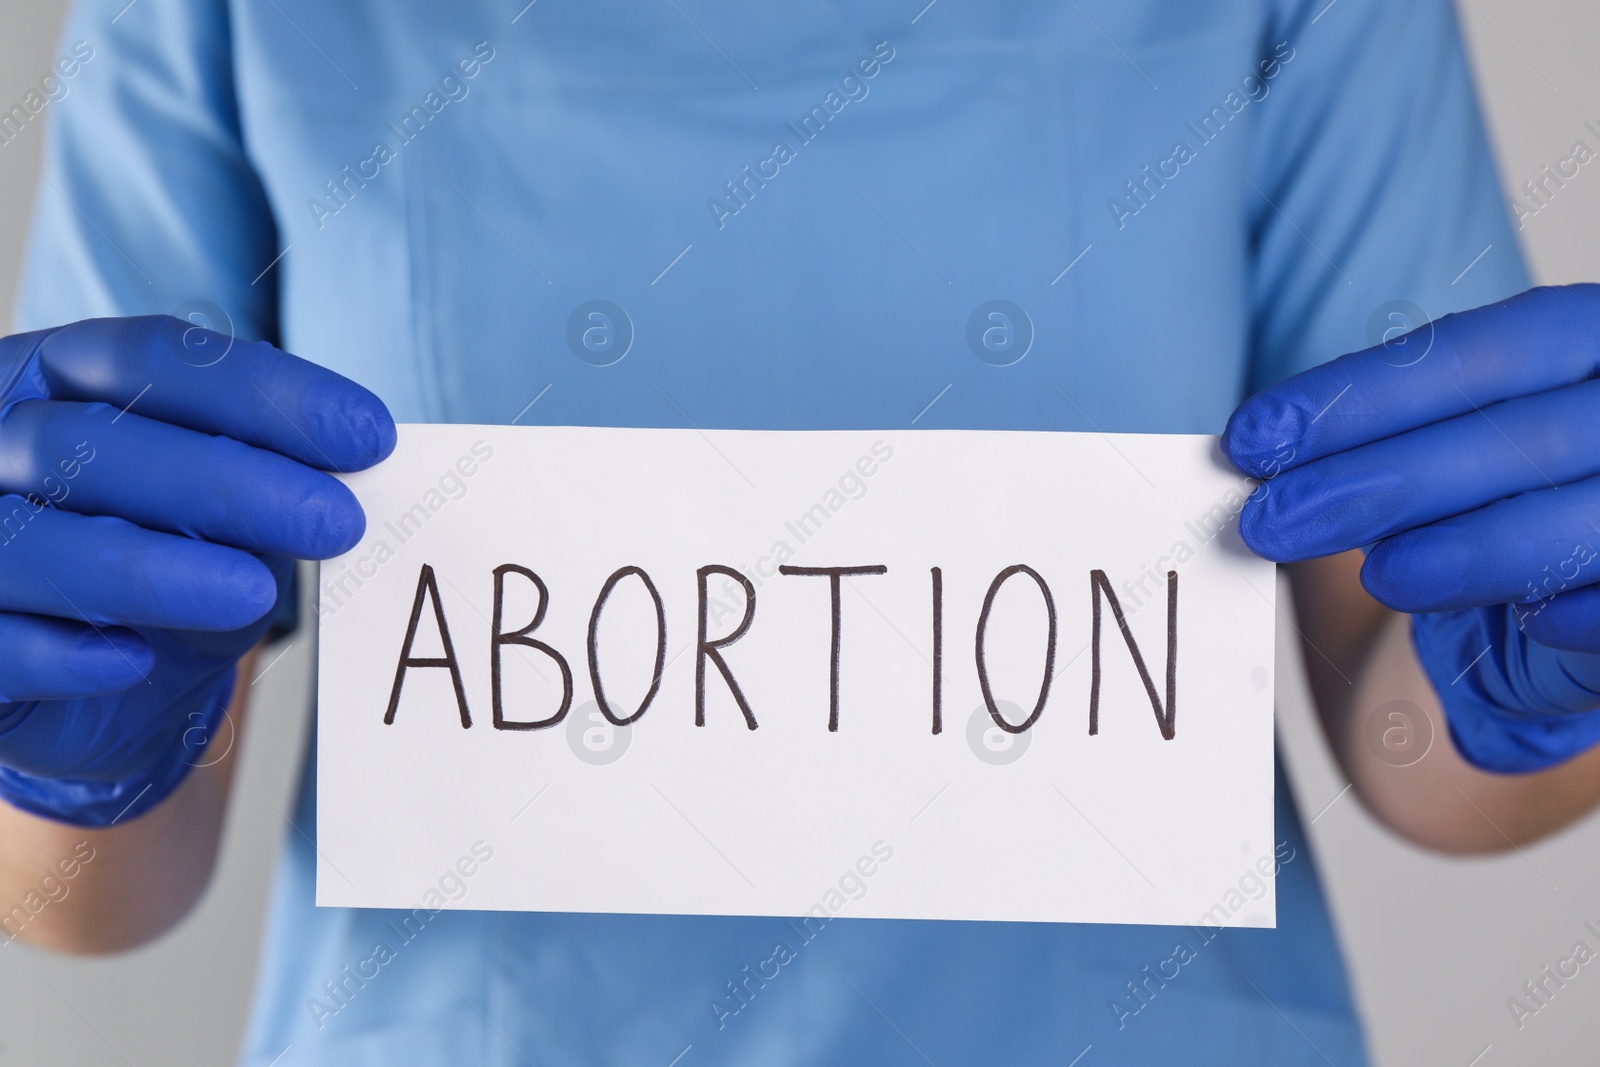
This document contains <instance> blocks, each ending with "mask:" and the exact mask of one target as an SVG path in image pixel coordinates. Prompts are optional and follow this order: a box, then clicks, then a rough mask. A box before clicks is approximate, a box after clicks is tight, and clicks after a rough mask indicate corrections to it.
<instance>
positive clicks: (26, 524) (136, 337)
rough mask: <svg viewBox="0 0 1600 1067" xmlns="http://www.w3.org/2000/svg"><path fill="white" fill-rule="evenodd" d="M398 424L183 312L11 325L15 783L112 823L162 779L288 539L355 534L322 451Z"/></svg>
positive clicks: (258, 609)
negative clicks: (47, 326)
mask: <svg viewBox="0 0 1600 1067" xmlns="http://www.w3.org/2000/svg"><path fill="white" fill-rule="evenodd" d="M394 443H395V429H394V422H393V420H392V419H390V417H389V413H388V411H387V410H386V409H385V408H384V406H383V403H382V402H381V401H380V400H379V399H378V398H377V397H376V396H374V395H373V394H372V393H370V392H368V391H367V390H365V389H363V388H361V387H360V386H358V385H356V384H355V383H353V382H350V381H348V380H346V379H345V378H342V377H340V376H339V375H337V374H335V373H333V372H332V371H329V370H325V369H323V368H321V367H318V366H316V365H315V364H312V363H308V362H306V361H305V360H302V359H298V358H296V357H295V356H291V355H287V354H286V353H283V352H280V351H278V350H277V349H275V348H273V347H272V346H270V345H267V344H264V343H255V344H248V343H244V342H239V341H235V340H232V339H231V338H228V337H226V336H222V335H219V334H215V333H211V332H210V331H206V330H202V329H199V328H198V327H194V326H191V325H189V324H188V323H185V322H182V321H180V320H178V319H173V318H166V317H159V318H141V319H98V320H93V321H88V322H79V323H75V324H73V325H70V326H63V327H60V328H59V329H55V330H46V331H41V332H39V333H32V334H24V335H21V336H16V337H8V338H4V339H0V493H3V494H5V495H0V797H4V798H5V799H6V800H8V801H10V802H11V803H12V804H14V805H16V806H17V807H20V808H22V809H24V810H27V811H31V812H34V813H35V814H39V815H43V816H46V817H49V818H54V819H58V820H61V821H65V822H71V823H76V824H78V825H83V826H106V825H110V824H112V823H114V822H118V821H122V820H127V819H131V818H134V817H136V816H137V815H139V814H141V813H143V812H145V811H148V810H149V809H150V808H151V807H153V806H154V805H156V804H157V803H159V802H160V801H161V800H162V799H164V798H165V797H166V796H168V795H169V794H170V793H171V792H172V790H173V789H175V788H176V787H177V785H178V783H179V782H180V781H182V779H183V777H184V775H185V773H186V772H187V771H188V770H189V769H190V767H191V766H192V765H193V764H195V763H197V762H200V761H201V759H202V755H201V753H202V749H201V746H203V744H204V742H205V739H206V738H207V737H209V736H210V735H211V731H212V728H213V727H215V726H216V725H217V723H218V722H219V720H220V719H221V717H222V715H223V714H224V712H225V711H226V709H227V703H228V698H229V694H230V692H231V690H232V687H233V678H234V664H235V662H236V661H237V660H238V658H239V657H240V656H241V655H243V654H244V653H245V652H246V651H248V650H249V649H250V648H251V647H252V646H253V645H254V644H255V643H256V642H257V641H258V640H259V639H260V638H261V636H262V634H263V633H264V632H265V631H266V629H267V626H268V623H269V620H270V617H271V613H272V609H273V607H274V605H275V604H276V603H277V601H278V599H279V598H280V597H282V596H284V595H285V593H286V591H287V589H288V586H289V578H290V575H291V573H292V569H293V560H294V558H296V557H301V558H309V559H325V558H327V557H329V556H333V555H336V554H338V553H340V552H342V551H344V550H346V549H348V548H349V547H351V546H352V545H354V544H355V543H356V541H357V540H359V539H360V536H361V533H362V531H363V529H364V526H365V518H364V516H363V515H362V512H361V508H360V506H359V505H358V504H357V503H356V500H355V497H354V496H353V495H352V494H351V493H350V491H349V490H348V489H346V488H345V487H344V486H343V485H342V484H340V482H339V481H338V480H337V479H335V478H333V477H332V476H331V475H329V474H325V473H323V471H329V470H339V471H351V470H358V469H361V468H363V467H367V466H370V465H372V464H373V463H376V462H378V461H379V460H380V459H382V458H383V457H384V456H386V455H388V453H389V452H390V451H391V450H392V449H393V447H394Z"/></svg>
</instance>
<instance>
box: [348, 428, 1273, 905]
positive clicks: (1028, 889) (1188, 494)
mask: <svg viewBox="0 0 1600 1067" xmlns="http://www.w3.org/2000/svg"><path fill="white" fill-rule="evenodd" d="M346 481H347V483H348V485H349V486H350V487H351V489H352V490H354V492H355V493H356V495H357V497H358V498H359V499H360V501H361V503H362V505H363V507H364V508H365V510H366V514H367V531H366V535H365V537H364V539H363V541H362V542H361V544H359V545H358V546H357V547H356V548H354V549H353V550H352V551H350V552H349V553H348V554H347V555H345V556H343V557H340V558H339V559H336V560H333V561H331V562H329V563H326V564H324V565H323V567H322V573H321V578H320V582H321V591H320V608H319V611H320V626H319V631H320V636H321V654H320V676H319V683H318V699H319V714H320V720H319V729H318V793H317V799H318V807H317V840H318V853H319V863H318V870H317V902H318V903H319V904H323V905H334V906H360V907H396V908H398V907H407V908H410V907H416V906H419V905H421V906H427V907H433V908H439V907H459V908H479V909H510V910H541V911H543V910H550V911H588V912H596V911H600V912H652V913H674V914H716V915H783V916H797V915H804V914H807V913H810V914H814V915H819V916H820V915H823V914H828V915H849V916H856V917H880V918H938V919H989V920H1031V921H1056V922H1117V923H1171V924H1182V923H1194V922H1206V923H1208V924H1210V925H1245V926H1270V925H1272V924H1273V923H1274V921H1275V908H1274V898H1273V895H1272V893H1271V891H1270V888H1269V889H1267V891H1265V892H1260V893H1253V894H1251V896H1250V897H1243V896H1241V895H1240V893H1239V892H1237V887H1238V886H1239V885H1240V884H1241V880H1242V879H1243V880H1244V881H1245V882H1247V883H1249V884H1251V885H1254V884H1256V883H1255V881H1254V876H1253V875H1252V874H1251V872H1253V871H1255V870H1256V869H1257V868H1258V865H1259V864H1260V863H1261V861H1262V860H1263V859H1264V858H1265V859H1266V860H1268V861H1270V857H1271V856H1272V853H1273V844H1274V842H1273V770H1272V767H1273V747H1272V746H1273V737H1272V706H1273V705H1272V697H1273V646H1272V642H1273V634H1274V627H1273V614H1274V607H1273V596H1274V582H1273V568H1272V566H1271V565H1270V564H1268V563H1266V562H1263V561H1262V560H1259V559H1257V558H1255V557H1253V556H1251V555H1250V554H1249V553H1248V552H1247V551H1246V550H1245V549H1244V547H1243V545H1242V543H1241V542H1240V541H1239V538H1238V534H1237V522H1236V516H1237V513H1238V511H1239V509H1240V508H1241V507H1242V506H1243V503H1244V499H1245V496H1246V495H1247V494H1248V492H1249V491H1250V486H1249V484H1248V483H1246V482H1245V481H1244V480H1243V479H1242V478H1240V477H1239V476H1238V475H1237V474H1235V473H1233V472H1232V471H1231V470H1229V469H1227V468H1226V466H1225V464H1224V463H1223V462H1222V461H1221V459H1220V454H1219V452H1218V450H1217V445H1216V439H1215V438H1212V437H1201V436H1157V435H1101V434H1073V433H1024V432H977V431H881V432H853V431H852V432H844V431H828V432H787V431H774V432H767V431H709V432H705V433H701V432H698V431H694V430H634V429H586V428H563V427H503V426H495V427H490V426H403V427H401V429H400V442H399V447H398V448H397V449H396V451H395V454H394V456H393V457H392V458H390V459H389V460H387V461H385V462H384V463H383V464H381V465H380V466H378V467H377V468H375V469H374V470H371V471H367V472H363V473H360V474H356V475H353V476H351V477H348V478H347V479H346ZM629 568H631V569H629ZM706 568H713V569H710V570H706V571H705V573H704V577H703V578H702V577H701V573H700V572H701V571H702V570H703V569H706ZM795 568H803V569H807V570H802V571H800V572H795V571H794V569H795ZM838 568H848V569H851V570H853V571H856V572H858V573H844V574H840V575H839V576H838V577H837V578H835V577H834V576H833V575H831V574H829V573H826V572H827V571H828V570H829V569H838ZM497 573H498V578H497ZM745 582H747V583H748V584H749V589H750V590H751V591H752V592H753V594H754V597H753V608H752V604H751V598H750V597H749V596H748V595H747V594H746V593H745V591H744V588H743V583H745ZM541 586H542V592H541ZM497 589H498V594H497ZM605 589H608V590H609V592H608V595H606V596H605V597H603V598H602V597H601V596H600V594H601V593H602V590H605ZM1047 593H1048V606H1047ZM836 596H837V599H835V597H836ZM1174 596H1175V601H1174V600H1173V599H1172V598H1173V597H1174ZM656 597H659V602H660V611H659V616H658V612H657V608H656V599H655V598H656ZM702 600H703V605H702ZM986 600H988V602H989V604H988V610H987V612H985V602H986ZM597 602H598V603H600V604H601V608H602V610H600V611H599V612H598V615H597V612H596V605H597ZM835 613H837V622H835ZM747 614H748V621H747V622H746V617H747ZM1097 614H1098V617H1099V635H1100V636H1099V641H1098V643H1097V644H1096V643H1095V642H1093V641H1092V640H1091V638H1092V635H1093V632H1094V627H1095V619H1096V616H1097ZM1119 614H1120V617H1121V618H1122V619H1125V620H1126V628H1127V629H1126V633H1125V632H1124V630H1123V628H1122V627H1121V626H1120V625H1119V621H1118V617H1119ZM441 617H442V618H443V620H444V622H445V630H447V632H448V647H447V646H446V642H445V633H444V632H442V631H441V627H440V625H439V619H440V618H441ZM536 617H537V626H535V627H532V628H531V629H530V624H531V623H533V622H534V621H535V619H536ZM1052 617H1053V623H1052ZM702 618H703V619H704V634H703V635H702V632H701V627H702ZM658 622H664V627H661V626H659V625H658ZM980 622H981V623H982V627H983V636H982V639H981V653H980V639H979V628H980ZM836 626H837V630H836V629H835V627H836ZM1052 627H1053V631H1054V633H1053V637H1054V641H1053V645H1052V643H1051V640H1050V638H1051V632H1052ZM741 629H742V631H743V632H742V634H741V633H740V631H741ZM936 632H937V638H936V636H935V635H936ZM408 633H409V635H410V636H409V637H408ZM496 633H498V634H500V635H502V636H501V637H500V638H499V639H498V640H497V639H496V638H495V637H494V635H495V634H496ZM835 633H837V635H838V637H837V645H836V644H835V637H834V635H835ZM734 635H738V636H734ZM730 637H732V638H733V639H732V640H729V638H730ZM702 638H703V641H702ZM591 647H592V649H593V656H592V658H593V668H592V667H591ZM1097 648H1098V652H1097V651H1096V649H1097ZM835 649H836V650H837V651H836V653H835ZM1135 649H1136V650H1137V653H1138V655H1137V657H1136V656H1135V654H1134V650H1135ZM835 654H836V655H837V665H836V667H835ZM658 656H659V659H660V662H661V663H662V665H663V666H662V669H661V670H660V671H659V674H658V673H657V669H656V664H657V660H658ZM980 658H981V662H982V665H983V678H982V679H980V674H979V665H980ZM496 664H498V666H497V667H496ZM1046 664H1048V674H1047V673H1046V669H1045V668H1046ZM1097 664H1098V667H1097V666H1096V665H1097ZM594 670H597V671H598V677H599V679H600V682H601V692H602V694H603V698H604V700H605V702H606V709H607V710H608V711H609V712H610V714H611V716H612V717H614V718H615V719H618V720H627V719H629V718H632V717H634V716H635V715H637V718H634V719H633V721H632V722H631V723H628V724H627V725H621V726H615V725H612V722H611V720H610V719H608V718H607V716H606V714H604V713H603V712H602V710H601V708H600V706H599V705H598V704H597V702H596V692H595V684H594V680H593V679H594V677H595V674H594ZM835 670H836V671H837V676H836V680H835ZM496 671H498V681H495V679H494V674H495V672H496ZM564 675H565V676H566V680H565V682H564V678H563V676H564ZM697 676H698V677H699V678H700V679H701V680H702V681H703V698H702V699H703V707H702V708H701V709H699V712H697V696H696V693H697V687H696V681H697ZM1046 678H1048V691H1047V692H1046V693H1045V694H1044V702H1043V705H1042V707H1041V706H1040V705H1039V701H1040V695H1041V690H1042V688H1043V683H1044V681H1045V679H1046ZM729 679H732V684H730V681H729ZM1096 679H1098V680H1096ZM653 680H658V681H659V685H658V686H657V688H656V691H655V692H654V695H653V697H650V699H649V701H648V703H646V704H644V710H643V712H642V714H641V713H639V709H640V707H641V703H642V702H643V701H645V699H646V696H647V694H648V693H649V691H650V690H651V687H652V682H653ZM985 682H986V683H987V686H988V690H989V696H988V697H987V698H986V695H985V692H984V683H985ZM735 686H737V689H738V695H737V696H736V695H735V692H734V687H735ZM569 687H570V698H569V699H568V700H566V701H565V703H566V705H567V710H566V712H565V715H564V717H563V718H561V719H560V721H558V722H555V723H553V724H552V725H548V726H544V727H540V728H527V727H528V725H529V724H533V723H538V722H543V721H549V720H552V719H555V717H556V716H558V715H559V714H560V713H561V708H562V706H563V703H564V701H563V695H564V692H565V691H566V690H567V689H568V688H569ZM741 697H742V701H743V706H741V703H740V699H739V698H741ZM991 703H992V704H993V707H994V711H993V712H991V710H990V705H991ZM1092 706H1093V711H1092V710H1091V707H1092ZM1036 710H1037V714H1036V715H1035V711H1036ZM701 712H703V714H701V716H700V717H701V718H702V719H703V723H704V724H703V725H700V724H698V723H697V721H696V719H697V713H701ZM996 714H998V715H999V717H1000V718H1001V719H1004V720H1005V721H1006V723H1007V724H1008V725H1009V726H1010V727H1012V728H1013V729H1015V728H1021V727H1024V725H1025V724H1027V723H1029V721H1030V720H1031V725H1026V728H1025V729H1023V730H1022V732H1013V730H1011V729H1005V728H1002V727H1001V726H1000V725H999V722H998V721H997V720H996V717H995V715H996ZM936 716H937V717H936ZM468 723H470V726H469V725H467V724H468ZM1225 900H1227V901H1233V902H1234V903H1221V904H1219V902H1223V901H1225ZM818 909H821V910H820V911H819V910H818Z"/></svg>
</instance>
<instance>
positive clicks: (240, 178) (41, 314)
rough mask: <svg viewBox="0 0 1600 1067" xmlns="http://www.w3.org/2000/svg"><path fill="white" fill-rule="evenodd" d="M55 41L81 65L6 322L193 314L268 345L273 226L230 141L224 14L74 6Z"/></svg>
mask: <svg viewBox="0 0 1600 1067" xmlns="http://www.w3.org/2000/svg"><path fill="white" fill-rule="evenodd" d="M63 41H64V42H65V43H64V45H63V54H64V55H65V54H68V53H71V52H72V51H73V49H74V47H76V53H77V54H78V55H84V54H87V55H88V58H87V59H85V60H83V61H82V62H81V65H80V67H79V69H78V71H77V73H76V74H75V76H74V77H73V78H71V79H68V80H67V83H68V93H67V95H66V96H65V97H64V98H63V99H61V100H60V101H59V102H57V103H55V104H52V105H51V108H50V111H49V112H48V113H47V114H48V116H49V118H48V121H49V124H50V125H49V127H48V130H47V144H46V147H45V162H44V174H43V179H42V181H41V183H40V185H39V189H38V196H37V201H36V208H35V213H34V219H33V226H32V232H31V234H30V238H29V245H28V253H27V259H26V262H25V264H24V268H23V278H22V286H21V290H20V292H19V295H18V301H17V309H18V310H17V318H18V321H17V328H18V329H21V330H32V329H42V328H44V327H47V326H55V325H59V324H61V323H63V322H70V321H73V320H77V319H83V318H90V317H98V316H109V315H135V314H174V313H178V314H180V315H181V316H183V317H189V316H190V315H191V313H192V314H193V315H194V316H195V317H194V321H195V322H196V323H197V324H200V325H205V326H208V327H210V328H213V329H219V330H231V331H232V332H234V333H235V334H236V335H237V336H239V337H241V338H244V339H247V340H259V339H268V340H270V339H272V338H273V337H274V336H275V335H276V332H277V331H276V314H277V311H276V307H277V298H276V291H275V283H276V278H275V277H274V275H273V273H272V272H264V269H265V268H266V267H268V265H269V264H271V263H272V261H273V259H274V257H276V256H277V254H278V249H277V248H276V247H275V242H276V230H275V227H274V225H273V221H272V216H271V212H270V210H269V208H268V206H267V202H266V198H265V194H264V192H263V190H262V187H261V183H260V181H259V180H258V179H257V177H256V174H255V172H254V171H253V170H252V168H251V166H250V163H249V161H248V159H247V158H246V153H245V150H244V147H243V145H242V144H241V138H240V127H239V119H238V109H237V106H236V100H235V94H234V78H233V69H232V47H231V36H230V31H229V20H228V11H227V6H226V4H225V3H223V2H221V0H141V2H140V3H137V4H133V5H128V4H127V3H126V0H79V2H77V3H76V4H75V5H74V6H73V9H72V12H71V14H70V15H69V17H68V20H67V25H66V29H65V31H64V35H63ZM79 42H82V43H81V44H80V43H79ZM219 311H220V316H222V317H225V318H226V319H228V320H231V322H214V321H211V320H212V319H215V318H218V317H219V315H218V312H219Z"/></svg>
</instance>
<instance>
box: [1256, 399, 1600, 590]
mask: <svg viewBox="0 0 1600 1067" xmlns="http://www.w3.org/2000/svg"><path fill="white" fill-rule="evenodd" d="M1595 475H1600V380H1591V381H1587V382H1582V383H1579V384H1577V385H1573V386H1568V387H1566V388H1562V389H1555V390H1552V391H1550V392H1547V393H1540V394H1537V395H1535V396H1530V397H1521V398H1518V399H1515V400H1508V401H1505V402H1503V403H1500V404H1496V405H1493V406H1491V407H1486V408H1484V409H1482V410H1481V411H1474V412H1469V413H1468V414H1466V415H1459V416H1457V417H1456V418H1453V419H1447V420H1445V421H1443V422H1436V423H1432V424H1430V425H1428V426H1424V427H1422V428H1421V429H1417V430H1412V431H1410V432H1408V433H1402V434H1399V435H1397V436H1394V437H1389V438H1385V439H1383V440H1381V441H1375V442H1373V443H1372V444H1368V445H1361V446H1359V447H1356V448H1352V449H1349V450H1348V451H1344V452H1336V453H1334V454H1333V455H1331V456H1327V457H1325V458H1323V459H1319V460H1315V461H1314V462H1311V463H1308V464H1306V465H1304V466H1301V467H1296V468H1294V469H1293V470H1289V471H1286V472H1285V473H1283V474H1280V475H1279V476H1278V477H1276V478H1274V479H1272V480H1271V481H1269V482H1267V483H1265V484H1264V485H1263V486H1262V487H1261V488H1260V489H1258V490H1257V491H1256V492H1255V493H1254V494H1253V495H1252V496H1251V498H1250V500H1249V502H1248V503H1247V504H1246V505H1245V508H1244V511H1243V513H1242V514H1241V515H1240V519H1239V530H1240V533H1241V534H1242V536H1243V537H1244V540H1245V543H1246V544H1248V545H1249V546H1250V547H1251V549H1252V550H1254V551H1255V552H1256V553H1257V554H1258V555H1262V556H1265V557H1266V558H1268V559H1272V560H1276V561H1278V562H1280V563H1288V562H1293V561H1297V560H1303V559H1312V558H1314V557H1317V556H1328V555H1332V554H1334V553H1336V552H1344V551H1348V550H1349V549H1352V548H1359V547H1361V546H1362V545H1370V544H1372V543H1373V542H1375V541H1379V540H1381V539H1383V538H1385V537H1389V536H1391V535H1393V534H1397V533H1400V532H1401V531H1403V530H1408V529H1411V528H1413V527H1417V526H1424V525H1426V524H1428V523H1430V522H1436V521H1438V520H1440V519H1444V518H1448V517H1449V516H1451V515H1461V514H1464V513H1466V512H1469V511H1474V510H1476V509H1478V508H1481V507H1485V506H1486V505H1488V504H1492V503H1493V502H1495V501H1496V500H1500V499H1502V498H1505V497H1509V496H1513V495H1515V494H1518V493H1525V492H1529V491H1533V490H1538V489H1546V488H1551V487H1553V486H1558V485H1565V484H1567V483H1569V482H1576V481H1581V480H1583V479H1585V478H1590V477H1593V476H1595ZM1591 534H1592V531H1591ZM1596 543H1597V544H1600V541H1597V542H1596Z"/></svg>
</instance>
